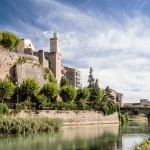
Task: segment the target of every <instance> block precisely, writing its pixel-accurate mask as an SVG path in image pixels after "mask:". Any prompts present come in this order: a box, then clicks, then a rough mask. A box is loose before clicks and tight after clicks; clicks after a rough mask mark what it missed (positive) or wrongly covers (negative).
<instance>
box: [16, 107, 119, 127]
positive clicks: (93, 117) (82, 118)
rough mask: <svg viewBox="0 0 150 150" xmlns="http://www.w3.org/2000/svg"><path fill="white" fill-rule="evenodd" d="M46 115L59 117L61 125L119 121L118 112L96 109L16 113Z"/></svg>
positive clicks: (27, 115) (21, 115)
mask: <svg viewBox="0 0 150 150" xmlns="http://www.w3.org/2000/svg"><path fill="white" fill-rule="evenodd" d="M35 116H38V117H47V118H50V119H56V118H58V119H60V120H62V121H63V125H86V124H114V123H117V124H118V123H119V119H118V113H117V112H116V113H114V114H111V115H108V116H104V115H103V114H102V113H101V112H97V111H87V110H85V111H78V110H75V111H71V110H42V111H39V112H38V113H35V112H32V111H24V110H22V111H21V112H20V113H18V114H17V115H16V117H19V118H28V117H35Z"/></svg>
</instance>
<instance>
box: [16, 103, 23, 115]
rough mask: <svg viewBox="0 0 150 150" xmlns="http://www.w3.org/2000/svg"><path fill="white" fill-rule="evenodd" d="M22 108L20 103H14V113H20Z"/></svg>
mask: <svg viewBox="0 0 150 150" xmlns="http://www.w3.org/2000/svg"><path fill="white" fill-rule="evenodd" d="M22 109H23V106H22V104H21V103H17V104H16V105H15V113H20V112H21V110H22Z"/></svg>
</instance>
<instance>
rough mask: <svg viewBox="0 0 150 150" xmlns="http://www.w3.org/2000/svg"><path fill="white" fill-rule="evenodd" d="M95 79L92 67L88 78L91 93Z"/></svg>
mask: <svg viewBox="0 0 150 150" xmlns="http://www.w3.org/2000/svg"><path fill="white" fill-rule="evenodd" d="M94 81H95V80H94V78H93V69H92V67H91V68H90V72H89V76H88V83H89V85H88V89H89V91H90V92H91V90H92V88H93V86H94Z"/></svg>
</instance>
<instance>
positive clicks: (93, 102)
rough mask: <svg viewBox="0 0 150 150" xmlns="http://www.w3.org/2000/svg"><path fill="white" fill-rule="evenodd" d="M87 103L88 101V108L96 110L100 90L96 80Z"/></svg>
mask: <svg viewBox="0 0 150 150" xmlns="http://www.w3.org/2000/svg"><path fill="white" fill-rule="evenodd" d="M89 101H90V107H92V108H94V109H97V108H98V104H99V102H100V88H99V85H98V79H96V81H95V83H94V85H93V87H92V88H91V92H90V97H89Z"/></svg>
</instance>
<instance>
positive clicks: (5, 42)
mask: <svg viewBox="0 0 150 150" xmlns="http://www.w3.org/2000/svg"><path fill="white" fill-rule="evenodd" d="M19 42H20V39H19V38H18V37H17V36H16V35H15V34H13V33H11V32H7V31H3V32H0V45H1V46H3V47H4V48H6V49H9V50H14V48H15V47H17V46H18V44H19Z"/></svg>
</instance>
